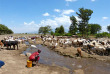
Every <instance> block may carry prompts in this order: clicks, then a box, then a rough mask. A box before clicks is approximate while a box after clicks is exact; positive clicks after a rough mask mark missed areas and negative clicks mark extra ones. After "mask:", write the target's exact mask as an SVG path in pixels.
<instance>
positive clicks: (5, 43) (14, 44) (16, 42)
mask: <svg viewBox="0 0 110 74" xmlns="http://www.w3.org/2000/svg"><path fill="white" fill-rule="evenodd" d="M1 42H2V43H3V44H4V46H6V47H7V49H8V48H9V47H10V49H11V46H12V45H13V48H14V50H15V46H17V50H18V41H5V40H1Z"/></svg>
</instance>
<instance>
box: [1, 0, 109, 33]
mask: <svg viewBox="0 0 110 74" xmlns="http://www.w3.org/2000/svg"><path fill="white" fill-rule="evenodd" d="M82 7H83V8H85V9H91V10H93V14H92V15H91V19H90V20H89V23H93V24H100V25H101V26H102V32H106V31H107V29H106V28H107V26H108V25H110V21H109V20H110V8H109V7H110V0H0V24H4V25H6V26H7V27H9V28H10V29H12V30H13V31H14V33H30V32H38V30H39V27H41V26H42V27H43V26H46V25H50V26H51V28H52V29H53V30H55V28H56V27H59V26H61V25H63V26H64V28H65V31H66V32H68V30H69V26H70V24H71V21H70V16H72V15H73V16H75V17H76V18H77V20H80V19H79V18H78V16H77V15H76V12H78V10H79V8H82Z"/></svg>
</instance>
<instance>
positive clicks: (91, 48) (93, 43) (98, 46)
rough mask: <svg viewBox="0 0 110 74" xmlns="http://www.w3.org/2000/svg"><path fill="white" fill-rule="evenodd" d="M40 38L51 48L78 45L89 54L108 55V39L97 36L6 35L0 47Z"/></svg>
mask: <svg viewBox="0 0 110 74" xmlns="http://www.w3.org/2000/svg"><path fill="white" fill-rule="evenodd" d="M38 39H41V40H42V41H43V44H45V43H46V42H48V43H49V46H50V47H52V48H57V47H58V46H60V47H64V48H65V49H66V48H67V47H80V48H81V49H82V51H85V52H87V53H89V54H93V53H94V54H98V55H110V40H109V39H108V38H99V39H83V38H73V37H70V38H68V37H65V36H58V37H52V36H40V35H37V36H33V37H31V36H29V37H13V36H8V37H5V38H4V39H3V40H1V41H0V45H1V47H3V46H6V47H7V48H8V49H9V47H10V49H11V46H13V48H14V49H15V46H17V49H18V47H19V46H18V45H20V44H22V43H24V42H25V41H28V40H32V41H35V42H36V41H37V40H38Z"/></svg>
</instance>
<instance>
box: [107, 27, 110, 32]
mask: <svg viewBox="0 0 110 74" xmlns="http://www.w3.org/2000/svg"><path fill="white" fill-rule="evenodd" d="M107 30H108V31H109V33H110V25H109V26H107Z"/></svg>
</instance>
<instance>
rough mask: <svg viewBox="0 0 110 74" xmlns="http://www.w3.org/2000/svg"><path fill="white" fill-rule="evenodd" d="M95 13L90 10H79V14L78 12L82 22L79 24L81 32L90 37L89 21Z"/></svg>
mask: <svg viewBox="0 0 110 74" xmlns="http://www.w3.org/2000/svg"><path fill="white" fill-rule="evenodd" d="M92 13H93V11H92V10H90V9H84V8H79V13H78V12H76V14H77V15H78V17H79V18H80V19H81V21H80V22H79V24H78V28H79V32H80V33H81V34H82V36H83V37H84V35H87V36H88V21H89V19H90V18H91V15H92Z"/></svg>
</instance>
